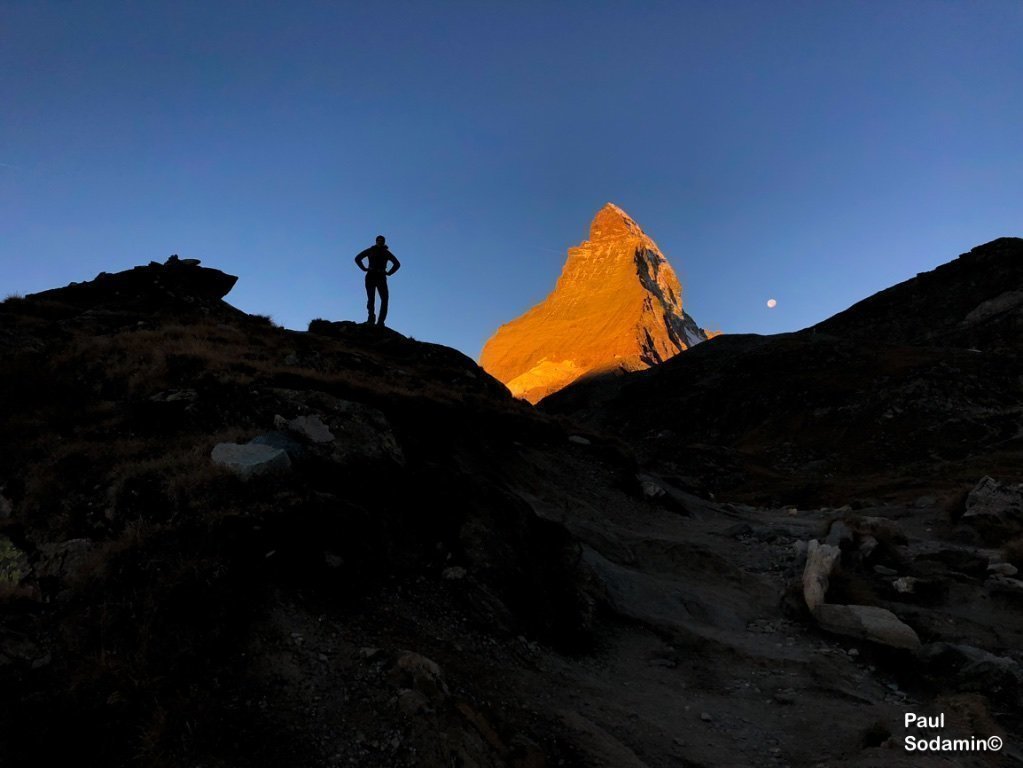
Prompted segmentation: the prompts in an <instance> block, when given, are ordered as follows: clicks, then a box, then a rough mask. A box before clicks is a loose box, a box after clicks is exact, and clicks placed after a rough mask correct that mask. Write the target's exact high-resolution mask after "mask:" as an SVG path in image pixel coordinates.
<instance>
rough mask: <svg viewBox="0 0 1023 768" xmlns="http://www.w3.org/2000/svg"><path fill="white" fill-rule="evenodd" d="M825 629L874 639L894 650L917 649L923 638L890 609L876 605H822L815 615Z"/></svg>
mask: <svg viewBox="0 0 1023 768" xmlns="http://www.w3.org/2000/svg"><path fill="white" fill-rule="evenodd" d="M814 616H815V618H816V619H817V623H818V624H819V625H820V627H821V629H823V630H825V631H827V632H834V633H835V634H838V635H847V636H849V637H857V638H861V639H864V640H870V641H872V642H875V643H880V644H881V645H887V646H890V647H892V648H906V649H909V650H915V649H917V648H919V647H920V638H919V637H918V636H917V634H916V632H915V631H914V630H913V628H912V627H910V626H909V625H908V624H905V623H903V622H902V621H901V620H900V619H899V617H898V616H896V615H895V614H894V613H892V612H891V611H889V610H888V609H887V608H878V607H876V606H872V605H827V604H824V605H820V606H818V607H817V610H816V611H815V612H814Z"/></svg>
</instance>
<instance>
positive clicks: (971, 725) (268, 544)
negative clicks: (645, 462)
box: [0, 262, 1023, 768]
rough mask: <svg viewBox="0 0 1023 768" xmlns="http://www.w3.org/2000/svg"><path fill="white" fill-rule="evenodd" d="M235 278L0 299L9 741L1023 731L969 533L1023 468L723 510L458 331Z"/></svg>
mask: <svg viewBox="0 0 1023 768" xmlns="http://www.w3.org/2000/svg"><path fill="white" fill-rule="evenodd" d="M232 283H233V279H232V278H230V277H229V276H224V275H222V274H220V273H218V272H216V271H215V270H205V269H203V268H201V267H199V266H198V265H197V264H193V263H184V262H180V263H170V264H166V265H158V264H153V265H150V266H149V267H144V268H140V269H137V270H132V271H129V272H126V273H121V274H119V275H113V276H106V277H103V278H101V279H97V280H96V281H93V282H91V283H87V284H84V285H81V286H72V287H69V288H67V289H58V290H56V291H48V292H46V293H44V294H38V295H35V296H30V297H27V298H25V299H12V300H8V301H7V302H5V303H3V304H2V305H0V352H2V357H0V361H2V362H0V402H2V403H3V408H2V409H0V764H3V765H5V766H7V765H11V766H22V765H37V764H49V763H54V762H56V761H57V759H58V758H60V757H62V756H63V755H65V754H66V753H67V751H68V749H69V748H72V749H73V750H74V753H75V756H76V757H75V760H76V763H77V764H79V765H86V766H88V765H97V766H99V765H102V766H117V765H139V766H142V765H144V766H153V765H156V766H197V765H202V766H216V767H223V768H227V767H228V766H231V767H232V768H233V767H234V766H238V768H241V767H242V766H246V767H247V766H270V765H273V766H278V765H309V766H347V765H359V766H381V767H382V766H388V767H390V766H411V765H420V766H451V765H458V766H466V767H471V766H480V767H484V766H485V767H488V768H490V767H492V768H498V767H499V766H509V767H512V766H518V767H519V768H526V767H527V766H528V767H529V768H539V767H541V766H581V767H585V768H597V767H600V766H603V767H604V768H609V767H610V766H614V767H615V768H630V767H631V768H643V766H648V767H649V768H668V766H678V765H684V766H725V765H749V766H783V765H790V766H811V765H813V766H816V765H822V764H823V765H849V766H876V765H889V766H910V765H912V766H919V765H925V766H926V765H938V764H941V760H942V759H943V758H941V757H936V758H930V757H926V756H923V757H922V756H920V755H918V754H910V753H907V752H906V751H905V750H904V749H903V748H902V746H901V744H902V742H901V737H902V736H903V734H904V733H906V732H907V731H906V729H905V727H904V725H903V717H904V713H905V712H906V711H914V712H916V711H919V712H935V711H942V712H945V713H946V714H947V719H948V725H947V727H946V728H945V729H944V731H943V735H947V736H953V735H970V734H974V735H984V736H988V735H1001V736H1007V737H1010V740H1011V739H1018V737H1019V735H1020V734H1021V732H1023V731H1021V724H1020V720H1019V713H1020V711H1021V708H1020V704H1021V702H1020V700H1019V690H1020V685H1019V682H1020V680H1021V672H1020V664H1019V661H1020V659H1019V648H1020V647H1023V620H1021V619H1020V616H1021V614H1020V612H1019V610H1018V607H1019V600H1020V587H1023V582H1019V581H1017V580H1016V579H1015V578H1014V576H1013V572H1014V569H1015V568H1016V565H1014V564H1013V562H1016V564H1017V565H1019V564H1021V563H1018V558H1019V557H1020V556H1021V555H1023V547H1017V548H1016V549H1013V548H1012V546H1005V547H993V546H990V545H987V546H985V545H984V544H983V543H982V542H980V541H978V540H979V539H983V538H988V539H989V540H992V541H1000V542H1004V541H1005V540H1006V538H1007V536H1008V532H1011V531H1014V530H1017V529H1018V523H1019V520H1018V519H1017V516H1016V513H1017V512H1018V507H1019V505H1020V492H1019V490H1018V489H1015V488H1012V487H1008V486H999V485H997V484H993V483H985V484H983V485H982V486H981V487H980V488H979V489H978V490H977V492H976V493H975V494H974V495H973V496H972V497H971V499H970V500H969V501H968V502H966V503H965V504H964V505H963V507H962V508H961V509H960V510H959V511H960V512H964V511H965V514H963V516H962V517H961V518H956V519H952V518H950V517H948V516H947V514H946V513H945V512H944V511H943V510H942V509H941V508H940V505H939V500H938V499H937V498H936V497H934V496H933V495H932V497H931V498H930V499H927V498H925V499H921V500H918V501H916V502H914V503H912V504H908V505H907V504H901V503H898V502H897V500H892V501H878V502H877V503H876V504H874V505H872V506H869V507H867V506H864V508H862V509H859V510H857V511H853V510H852V509H850V508H849V507H839V508H833V507H827V508H820V507H816V506H814V507H813V508H807V507H802V508H796V507H779V506H772V505H768V506H762V507H752V506H745V505H741V504H722V503H715V502H713V501H709V500H707V499H706V498H700V497H699V496H696V495H693V494H691V493H688V492H686V491H685V490H682V489H680V488H679V483H677V482H673V481H672V479H671V478H670V477H667V476H666V473H663V472H660V473H659V472H657V471H652V470H651V469H650V468H642V471H641V470H640V467H638V466H637V464H636V462H635V460H634V458H633V454H632V452H631V448H630V447H629V446H628V445H626V444H625V443H623V442H622V441H621V440H620V439H619V437H617V436H616V437H615V438H613V439H612V438H604V437H601V436H600V434H599V433H597V432H595V431H593V430H592V429H590V430H587V431H582V432H580V430H579V428H577V427H573V426H572V425H571V423H570V422H568V421H564V420H561V419H560V418H555V417H551V416H549V415H545V414H543V413H539V412H537V411H536V410H534V409H533V408H531V407H530V406H528V405H526V404H524V403H521V402H517V401H515V400H513V399H512V398H511V397H510V396H509V395H508V393H507V391H506V390H505V389H504V388H503V387H502V386H501V385H499V384H498V383H497V382H495V381H494V380H492V379H490V378H489V377H488V376H487V375H486V374H485V373H483V372H482V371H481V370H480V369H479V368H478V367H477V366H476V365H475V364H473V363H472V361H470V360H469V359H468V358H466V357H464V356H463V355H461V354H459V353H457V352H455V351H453V350H450V349H446V348H443V347H439V346H437V345H432V344H424V343H421V342H415V341H412V340H410V339H407V338H404V337H402V336H401V335H399V334H396V333H394V332H391V331H384V330H378V329H370V328H365V327H362V326H357V325H354V324H351V323H327V322H324V321H316V322H314V323H312V324H311V326H310V331H309V332H308V333H296V332H291V331H286V330H283V329H280V328H275V327H273V326H272V324H271V323H269V322H268V321H267V320H266V319H265V318H257V317H250V316H248V315H246V314H244V313H241V312H239V311H237V310H235V309H234V308H232V307H230V306H229V305H227V304H226V303H224V302H223V301H222V300H221V297H222V296H223V295H224V293H225V292H226V291H227V290H229V288H230V286H231V284H232ZM718 343H720V342H718V341H712V342H710V343H709V344H707V345H701V346H700V348H698V349H697V350H694V351H692V352H689V353H686V355H683V356H681V357H680V358H679V359H680V360H681V359H682V358H684V357H688V356H691V355H692V356H695V355H697V354H702V348H703V347H704V346H706V347H707V348H708V349H713V348H714V347H713V345H715V344H718ZM724 343H725V344H733V345H737V346H739V347H742V348H743V349H745V350H746V352H745V354H752V353H753V352H755V350H756V349H758V348H760V347H762V346H763V343H764V342H763V341H762V340H752V341H750V340H743V339H730V340H729V339H725V340H724ZM809 343H811V342H808V344H809ZM744 345H745V346H744ZM821 348H822V349H823V348H824V347H821ZM828 354H833V353H830V352H829V353H828ZM970 354H973V353H970ZM696 359H699V358H696ZM822 386H823V385H822ZM668 406H670V403H666V404H665V407H659V408H658V410H659V411H660V412H661V413H662V414H664V413H666V412H667V408H668ZM611 413H612V414H613V413H614V412H613V411H611ZM622 434H624V435H625V436H626V437H628V433H627V432H626V431H623V433H622ZM637 444H638V445H639V446H641V447H642V446H643V445H644V444H643V443H642V442H639V443H637ZM714 450H718V449H716V448H714V447H708V449H707V452H708V453H711V452H712V451H714ZM728 450H732V449H728ZM726 452H727V451H726ZM729 455H732V454H729ZM993 455H995V454H994V453H992V454H989V456H993ZM214 459H216V461H215V460H214ZM744 471H745V470H744ZM243 475H245V476H246V479H243V477H242V476H243ZM716 477H718V476H717V475H713V474H711V475H708V476H707V478H709V479H708V480H707V482H712V481H714V480H715V478H716ZM976 479H977V478H974V481H976ZM701 482H704V478H703V477H701V476H697V477H696V478H695V479H694V481H693V483H692V485H694V486H698V485H699V484H700V483H701ZM1014 505H1015V506H1014ZM861 506H863V505H861ZM1014 510H1015V511H1014ZM818 539H820V542H821V543H818V541H817V540H818ZM808 542H809V543H808ZM829 547H833V548H832V549H829ZM829 558H830V559H829ZM1007 561H1008V562H1007ZM825 565H827V567H826V568H825ZM808 584H809V585H810V587H812V588H815V589H816V593H815V594H818V596H819V597H820V598H821V599H822V600H823V605H824V607H821V606H819V605H817V606H815V607H813V610H811V602H812V601H811V600H809V599H808V597H807V595H808V594H810V592H812V591H813V589H811V588H808V587H807V585H808ZM814 585H816V587H814ZM843 606H851V607H849V608H847V609H843ZM864 608H866V609H869V611H873V613H869V612H864ZM860 615H864V616H868V617H873V623H872V624H870V625H869V626H868V625H866V624H860V625H855V624H850V623H849V618H850V616H852V617H854V618H855V617H856V616H860ZM879 617H880V618H879ZM843 621H845V623H843ZM822 723H825V724H826V726H827V727H821V724H822ZM909 732H911V733H918V732H916V731H914V730H910V731H909ZM957 757H958V758H960V764H962V765H968V766H981V765H990V764H992V762H991V761H990V760H989V759H988V758H987V757H986V756H984V755H959V756H957Z"/></svg>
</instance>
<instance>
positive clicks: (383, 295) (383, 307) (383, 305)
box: [377, 276, 387, 325]
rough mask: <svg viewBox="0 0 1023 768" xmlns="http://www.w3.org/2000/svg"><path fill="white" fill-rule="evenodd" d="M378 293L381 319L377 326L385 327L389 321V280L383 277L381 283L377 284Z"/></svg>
mask: <svg viewBox="0 0 1023 768" xmlns="http://www.w3.org/2000/svg"><path fill="white" fill-rule="evenodd" d="M377 292H378V293H379V294H380V319H379V320H377V325H383V324H384V320H386V319H387V278H386V277H383V276H381V278H380V282H379V283H377Z"/></svg>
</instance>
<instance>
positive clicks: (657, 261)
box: [480, 203, 707, 403]
mask: <svg viewBox="0 0 1023 768" xmlns="http://www.w3.org/2000/svg"><path fill="white" fill-rule="evenodd" d="M706 338H707V334H706V332H704V331H703V330H701V329H700V327H699V326H697V325H696V323H695V322H694V321H693V319H692V318H691V317H690V316H689V315H688V314H686V313H685V312H684V311H683V309H682V286H681V285H680V284H679V281H678V277H676V275H675V272H674V270H673V269H672V268H671V265H670V264H669V263H668V260H667V259H666V258H664V256H663V254H661V252H660V251H659V250H658V248H657V245H656V243H654V241H653V240H651V239H650V237H648V236H647V235H646V234H644V232H643V230H642V229H641V228H640V226H639V225H638V224H637V223H636V222H635V221H634V220H633V219H632V217H630V216H629V214H627V213H626V212H625V211H623V210H622V209H621V208H619V207H618V206H617V205H615V204H613V203H608V204H607V205H605V206H604V207H603V208H601V209H600V211H599V212H598V213H597V215H596V217H595V218H594V219H593V224H592V225H591V227H590V239H589V240H587V241H586V242H584V243H582V244H581V245H579V246H577V247H575V248H569V250H568V259H567V260H566V261H565V266H564V268H563V269H562V272H561V277H559V278H558V283H557V285H556V286H555V287H554V291H553V292H552V293H551V294H550V295H549V296H548V297H547V298H546V299H545V300H544V301H543V302H542V303H540V304H538V305H537V306H535V307H533V308H532V309H531V310H529V311H528V312H526V313H525V314H524V315H522V316H521V317H518V318H516V319H515V320H512V321H511V322H509V323H506V324H504V325H502V326H501V327H500V328H499V329H498V330H497V332H496V333H495V334H494V335H493V337H491V339H490V340H489V341H488V342H487V343H486V345H485V346H484V347H483V351H482V352H481V353H480V365H482V366H483V368H484V369H485V370H486V371H487V372H488V373H489V374H491V375H492V376H493V377H494V378H496V379H498V380H500V381H502V382H504V384H505V385H506V386H507V387H508V389H509V390H511V392H512V394H513V395H515V396H516V397H521V398H524V399H526V400H529V401H530V402H533V403H535V402H537V401H539V400H540V399H541V398H543V397H546V396H547V395H549V394H551V393H552V392H556V391H558V390H559V389H562V388H563V387H566V386H568V385H569V384H571V383H572V382H573V381H575V380H576V379H578V378H580V377H581V376H585V375H587V374H592V373H600V372H604V371H610V370H637V369H641V368H648V367H650V366H651V365H656V364H657V363H660V362H662V361H664V360H667V359H668V358H670V357H672V356H674V355H676V354H678V353H679V352H681V351H682V350H684V349H688V348H689V347H691V346H692V345H693V344H698V343H700V342H701V341H704V340H706Z"/></svg>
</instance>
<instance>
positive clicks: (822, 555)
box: [803, 539, 842, 611]
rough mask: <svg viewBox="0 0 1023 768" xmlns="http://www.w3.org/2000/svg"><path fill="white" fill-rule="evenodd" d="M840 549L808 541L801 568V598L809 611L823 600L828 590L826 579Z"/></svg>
mask: <svg viewBox="0 0 1023 768" xmlns="http://www.w3.org/2000/svg"><path fill="white" fill-rule="evenodd" d="M841 554H842V551H841V550H840V549H839V548H838V547H835V546H832V545H831V544H821V543H820V542H819V541H817V540H816V539H813V540H811V541H810V543H809V544H808V545H807V550H806V567H805V568H803V598H804V599H805V600H806V607H807V608H809V609H810V610H811V611H814V610H816V608H817V607H818V606H819V605H821V604H822V603H823V602H824V595H825V594H827V591H828V580H829V579H830V578H831V572H832V571H833V570H834V568H835V563H836V562H837V561H838V558H839V556H840V555H841Z"/></svg>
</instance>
